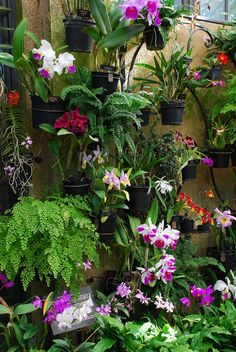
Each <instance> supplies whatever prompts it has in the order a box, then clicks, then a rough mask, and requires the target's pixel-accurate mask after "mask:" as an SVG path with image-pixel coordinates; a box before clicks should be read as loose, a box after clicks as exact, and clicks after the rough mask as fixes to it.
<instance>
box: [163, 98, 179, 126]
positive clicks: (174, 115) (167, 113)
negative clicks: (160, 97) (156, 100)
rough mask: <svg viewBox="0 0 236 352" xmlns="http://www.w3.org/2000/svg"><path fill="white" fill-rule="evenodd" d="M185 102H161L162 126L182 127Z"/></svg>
mask: <svg viewBox="0 0 236 352" xmlns="http://www.w3.org/2000/svg"><path fill="white" fill-rule="evenodd" d="M184 107H185V104H184V101H169V102H168V103H166V102H161V109H160V113H161V121H162V125H182V123H183V116H184Z"/></svg>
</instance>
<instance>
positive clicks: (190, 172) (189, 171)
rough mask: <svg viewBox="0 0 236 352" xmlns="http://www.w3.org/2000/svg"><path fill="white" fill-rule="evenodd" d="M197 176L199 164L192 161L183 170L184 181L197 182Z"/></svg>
mask: <svg viewBox="0 0 236 352" xmlns="http://www.w3.org/2000/svg"><path fill="white" fill-rule="evenodd" d="M196 176H197V163H196V161H195V160H190V161H189V162H188V165H187V166H185V167H184V168H183V170H182V178H183V181H192V180H195V178H196Z"/></svg>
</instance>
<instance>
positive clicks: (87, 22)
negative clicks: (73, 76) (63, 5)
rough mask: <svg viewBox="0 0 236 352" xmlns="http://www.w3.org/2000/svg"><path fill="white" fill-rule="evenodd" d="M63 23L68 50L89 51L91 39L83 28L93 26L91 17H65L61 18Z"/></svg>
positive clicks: (91, 43) (90, 49)
mask: <svg viewBox="0 0 236 352" xmlns="http://www.w3.org/2000/svg"><path fill="white" fill-rule="evenodd" d="M63 22H64V25H65V34H66V44H67V45H68V50H69V51H77V52H84V53H91V51H92V50H93V39H92V37H90V36H89V35H87V34H86V33H84V30H85V29H87V28H93V27H95V26H96V24H95V23H94V22H93V21H92V20H91V19H80V18H78V17H77V18H73V17H67V18H65V19H64V20H63Z"/></svg>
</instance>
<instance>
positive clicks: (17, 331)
mask: <svg viewBox="0 0 236 352" xmlns="http://www.w3.org/2000/svg"><path fill="white" fill-rule="evenodd" d="M12 327H13V329H14V331H15V335H16V339H17V341H18V342H19V344H20V345H21V347H23V348H24V347H25V342H24V339H23V335H22V332H21V329H20V328H19V326H18V325H17V324H16V323H12Z"/></svg>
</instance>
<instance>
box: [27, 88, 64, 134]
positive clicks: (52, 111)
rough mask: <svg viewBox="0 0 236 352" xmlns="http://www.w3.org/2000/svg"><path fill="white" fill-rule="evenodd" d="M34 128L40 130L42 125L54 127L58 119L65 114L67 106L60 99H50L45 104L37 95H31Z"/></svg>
mask: <svg viewBox="0 0 236 352" xmlns="http://www.w3.org/2000/svg"><path fill="white" fill-rule="evenodd" d="M31 103H32V121H33V128H39V125H40V124H42V123H48V124H50V125H52V126H53V125H54V122H55V121H56V119H58V118H59V117H61V115H62V114H63V113H64V112H65V109H66V104H65V102H64V101H63V100H61V99H60V98H58V97H49V99H48V102H47V103H45V102H44V101H43V100H42V99H41V98H40V97H38V96H37V95H31Z"/></svg>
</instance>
